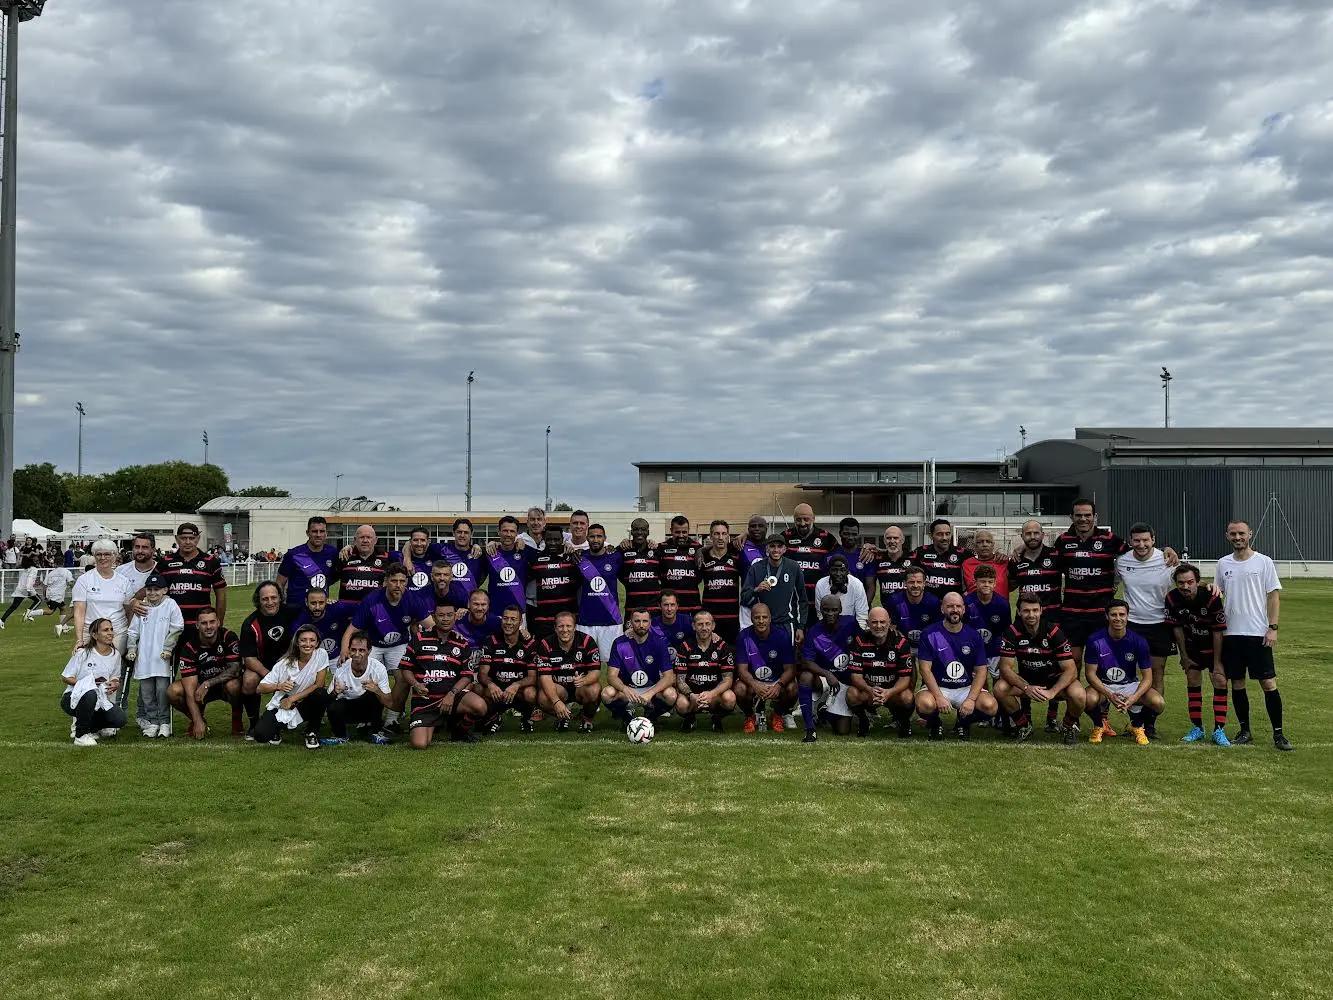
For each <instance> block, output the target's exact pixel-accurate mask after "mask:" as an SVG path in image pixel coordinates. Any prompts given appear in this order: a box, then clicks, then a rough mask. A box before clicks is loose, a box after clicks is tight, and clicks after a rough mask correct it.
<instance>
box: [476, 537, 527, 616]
mask: <svg viewBox="0 0 1333 1000" xmlns="http://www.w3.org/2000/svg"><path fill="white" fill-rule="evenodd" d="M496 530H497V531H498V532H499V535H500V540H499V541H498V542H490V543H488V544H487V546H486V561H487V563H489V575H490V581H491V582H490V593H491V612H492V613H493V614H497V615H503V614H504V613H505V610H506V609H507V608H518V614H519V617H520V618H522V617H523V615H524V614H525V613H526V612H527V610H528V558H529V556H530V555H531V554H532V553H533V552H534V551H535V550H536V546H535V545H534V546H532V547H531V548H527V547H526V546H525V545H524V544H523V543H521V542H520V541H519V538H518V521H517V519H515V518H513V517H510V516H509V515H508V514H506V515H505V516H504V517H502V518H500V521H499V524H498V525H497V528H496Z"/></svg>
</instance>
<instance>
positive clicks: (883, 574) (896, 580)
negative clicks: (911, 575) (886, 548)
mask: <svg viewBox="0 0 1333 1000" xmlns="http://www.w3.org/2000/svg"><path fill="white" fill-rule="evenodd" d="M911 565H912V557H911V556H909V555H908V554H907V553H905V552H904V553H903V554H902V555H901V556H900V557H899V558H897V559H890V558H889V557H888V555H881V556H880V557H879V558H878V559H876V560H875V581H876V582H877V583H878V584H879V594H880V597H879V601H880V603H881V604H883V605H884V606H885V607H888V606H889V600H888V599H889V598H890V597H892V596H893V595H894V594H896V593H897V592H898V591H900V590H906V589H907V570H908V568H909V567H910V566H911ZM866 596H867V597H873V595H871V594H867V595H866Z"/></svg>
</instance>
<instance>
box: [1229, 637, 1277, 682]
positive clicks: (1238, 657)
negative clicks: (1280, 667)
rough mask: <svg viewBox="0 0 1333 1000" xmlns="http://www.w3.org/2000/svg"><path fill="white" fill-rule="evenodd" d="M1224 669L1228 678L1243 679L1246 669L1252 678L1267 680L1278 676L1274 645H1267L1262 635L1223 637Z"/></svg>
mask: <svg viewBox="0 0 1333 1000" xmlns="http://www.w3.org/2000/svg"><path fill="white" fill-rule="evenodd" d="M1222 669H1223V670H1225V671H1226V674H1227V679H1228V680H1233V681H1243V680H1244V679H1245V673H1246V671H1249V674H1250V679H1251V680H1256V681H1266V680H1268V679H1269V678H1270V677H1276V676H1277V667H1276V666H1274V665H1273V647H1272V646H1265V645H1264V639H1263V636H1260V635H1228V636H1224V637H1223V638H1222Z"/></svg>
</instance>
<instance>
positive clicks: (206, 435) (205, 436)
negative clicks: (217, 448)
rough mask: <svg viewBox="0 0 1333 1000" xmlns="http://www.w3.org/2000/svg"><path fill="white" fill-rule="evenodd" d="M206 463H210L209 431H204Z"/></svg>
mask: <svg viewBox="0 0 1333 1000" xmlns="http://www.w3.org/2000/svg"><path fill="white" fill-rule="evenodd" d="M204 464H205V465H207V464H208V431H204Z"/></svg>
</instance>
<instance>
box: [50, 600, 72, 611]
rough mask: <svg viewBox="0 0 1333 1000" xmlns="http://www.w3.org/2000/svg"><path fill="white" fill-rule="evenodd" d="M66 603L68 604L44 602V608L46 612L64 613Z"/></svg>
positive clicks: (64, 602) (63, 602)
mask: <svg viewBox="0 0 1333 1000" xmlns="http://www.w3.org/2000/svg"><path fill="white" fill-rule="evenodd" d="M66 603H68V602H66V601H47V602H46V607H47V610H48V611H64V610H65V605H66Z"/></svg>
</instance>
